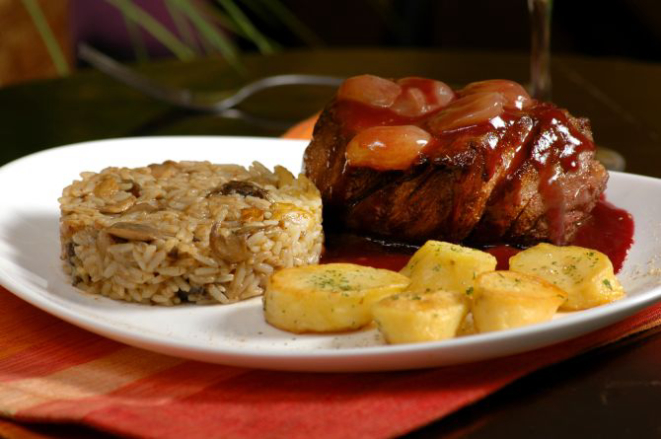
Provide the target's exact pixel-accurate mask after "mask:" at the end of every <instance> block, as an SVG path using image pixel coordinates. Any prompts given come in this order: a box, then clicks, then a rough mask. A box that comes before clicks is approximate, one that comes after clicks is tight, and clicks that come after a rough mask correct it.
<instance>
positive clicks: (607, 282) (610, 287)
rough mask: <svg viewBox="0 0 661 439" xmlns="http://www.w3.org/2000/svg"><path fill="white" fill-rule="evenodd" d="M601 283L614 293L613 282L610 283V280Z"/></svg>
mask: <svg viewBox="0 0 661 439" xmlns="http://www.w3.org/2000/svg"><path fill="white" fill-rule="evenodd" d="M601 283H603V284H604V285H605V286H606V288H608V289H609V290H611V291H613V285H611V281H609V280H608V279H604V280H603V281H601Z"/></svg>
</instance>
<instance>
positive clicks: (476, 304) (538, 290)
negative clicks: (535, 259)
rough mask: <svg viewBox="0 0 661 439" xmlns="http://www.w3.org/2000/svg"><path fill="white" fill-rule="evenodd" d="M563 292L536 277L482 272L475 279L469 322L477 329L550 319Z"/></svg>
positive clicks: (507, 327)
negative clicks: (471, 313) (471, 316)
mask: <svg viewBox="0 0 661 439" xmlns="http://www.w3.org/2000/svg"><path fill="white" fill-rule="evenodd" d="M566 300H567V293H566V292H564V291H563V290H561V289H560V288H558V287H556V286H554V285H552V284H550V283H548V282H546V281H545V280H544V279H541V278H539V277H537V276H530V275H527V274H523V273H516V272H513V271H492V272H489V273H483V274H481V275H479V276H478V277H477V281H476V282H475V293H474V294H473V303H472V311H473V321H474V324H475V328H476V329H477V331H478V332H489V331H500V330H503V329H510V328H518V327H519V326H525V325H531V324H533V323H539V322H544V321H546V320H551V318H553V315H554V314H555V313H556V311H557V310H558V307H559V306H560V305H562V304H563V303H564V302H565V301H566Z"/></svg>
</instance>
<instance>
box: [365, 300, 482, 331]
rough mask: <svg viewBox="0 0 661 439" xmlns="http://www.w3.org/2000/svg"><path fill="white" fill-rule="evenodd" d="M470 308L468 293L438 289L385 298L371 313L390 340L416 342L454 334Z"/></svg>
mask: <svg viewBox="0 0 661 439" xmlns="http://www.w3.org/2000/svg"><path fill="white" fill-rule="evenodd" d="M468 310H469V299H468V297H467V296H466V295H465V294H463V293H458V292H455V291H443V290H438V291H430V292H424V293H412V292H407V293H401V294H395V295H393V296H389V297H386V298H385V299H381V300H380V301H378V302H377V303H376V304H375V305H374V307H373V308H372V314H373V315H374V320H375V321H376V324H377V326H378V328H379V330H380V331H381V333H382V334H383V336H384V338H385V339H386V341H387V342H388V343H417V342H423V341H434V340H444V339H447V338H452V337H454V336H455V335H457V331H458V330H459V328H460V327H461V325H462V323H463V322H464V318H465V317H466V314H468Z"/></svg>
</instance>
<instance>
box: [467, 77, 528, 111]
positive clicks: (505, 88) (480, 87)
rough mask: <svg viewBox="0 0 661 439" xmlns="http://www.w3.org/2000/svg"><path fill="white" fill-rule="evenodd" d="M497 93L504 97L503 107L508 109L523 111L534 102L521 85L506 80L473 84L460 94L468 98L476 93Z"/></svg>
mask: <svg viewBox="0 0 661 439" xmlns="http://www.w3.org/2000/svg"><path fill="white" fill-rule="evenodd" d="M491 92H497V93H500V94H501V95H503V98H504V99H505V101H504V102H503V106H504V107H505V108H507V109H516V110H522V109H524V108H527V107H529V106H530V105H531V104H532V102H533V100H532V98H531V97H530V95H529V94H528V92H526V90H525V89H524V88H523V87H522V86H521V84H519V83H517V82H514V81H508V80H506V79H492V80H490V81H479V82H472V83H470V84H468V85H467V86H466V87H464V88H463V90H461V91H460V92H459V93H460V95H461V96H468V95H471V94H475V93H491Z"/></svg>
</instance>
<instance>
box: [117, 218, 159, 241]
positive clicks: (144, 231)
mask: <svg viewBox="0 0 661 439" xmlns="http://www.w3.org/2000/svg"><path fill="white" fill-rule="evenodd" d="M105 231H106V233H108V234H109V235H112V236H114V237H116V238H121V239H126V240H129V241H143V242H149V241H153V240H155V239H158V238H163V237H165V235H164V234H163V232H161V231H160V230H158V229H156V228H155V227H152V226H149V225H147V224H140V223H129V222H118V223H115V224H113V225H112V226H110V227H108V228H107V229H105Z"/></svg>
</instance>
